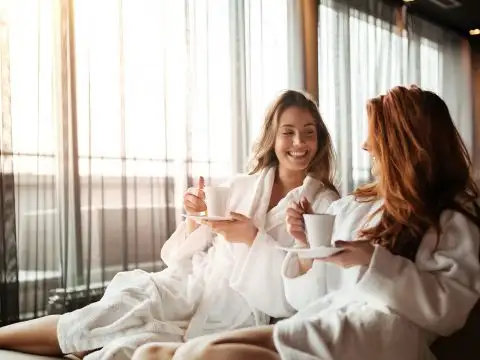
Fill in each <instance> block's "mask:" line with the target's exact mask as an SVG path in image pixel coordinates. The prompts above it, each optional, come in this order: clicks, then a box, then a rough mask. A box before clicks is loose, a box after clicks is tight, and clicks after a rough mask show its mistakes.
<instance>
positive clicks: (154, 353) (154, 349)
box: [132, 343, 182, 360]
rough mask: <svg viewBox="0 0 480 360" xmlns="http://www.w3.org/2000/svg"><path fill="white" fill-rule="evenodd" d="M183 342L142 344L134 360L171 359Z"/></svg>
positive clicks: (134, 355)
mask: <svg viewBox="0 0 480 360" xmlns="http://www.w3.org/2000/svg"><path fill="white" fill-rule="evenodd" d="M181 345H182V343H175V344H173V343H149V344H145V345H142V346H140V347H139V348H138V349H137V350H136V351H135V354H133V357H132V360H170V359H172V358H173V355H175V351H176V350H177V349H178V347H180V346H181Z"/></svg>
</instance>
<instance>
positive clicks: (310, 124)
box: [280, 123, 315, 128]
mask: <svg viewBox="0 0 480 360" xmlns="http://www.w3.org/2000/svg"><path fill="white" fill-rule="evenodd" d="M307 126H315V124H314V123H308V124H305V126H304V127H307ZM280 127H289V128H294V127H295V126H294V125H291V124H284V125H282V126H280Z"/></svg>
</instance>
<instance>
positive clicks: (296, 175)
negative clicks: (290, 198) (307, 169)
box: [275, 166, 306, 192]
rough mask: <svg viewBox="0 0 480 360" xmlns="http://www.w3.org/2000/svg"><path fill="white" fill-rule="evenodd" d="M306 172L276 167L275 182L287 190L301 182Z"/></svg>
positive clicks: (299, 184)
mask: <svg viewBox="0 0 480 360" xmlns="http://www.w3.org/2000/svg"><path fill="white" fill-rule="evenodd" d="M305 176H306V174H305V173H304V172H301V171H291V170H286V169H284V168H282V167H280V166H279V167H278V168H277V174H276V176H275V182H276V183H277V184H279V185H280V186H281V187H282V188H283V189H284V190H286V191H287V192H288V191H290V190H292V189H295V188H297V187H299V186H301V185H302V184H303V180H304V179H305Z"/></svg>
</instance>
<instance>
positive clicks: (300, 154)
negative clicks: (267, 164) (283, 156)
mask: <svg viewBox="0 0 480 360" xmlns="http://www.w3.org/2000/svg"><path fill="white" fill-rule="evenodd" d="M288 154H289V155H290V156H293V157H302V156H305V155H307V152H306V151H302V152H298V151H295V152H292V151H290V152H289V153H288Z"/></svg>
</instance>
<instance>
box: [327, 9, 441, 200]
mask: <svg viewBox="0 0 480 360" xmlns="http://www.w3.org/2000/svg"><path fill="white" fill-rule="evenodd" d="M323 2H325V3H327V2H328V3H329V4H331V3H330V2H329V1H326V0H323ZM318 31H319V89H320V99H319V104H320V110H321V112H322V114H323V116H324V118H325V121H326V123H327V126H328V128H329V131H330V132H331V135H332V138H333V139H334V144H335V147H336V150H337V152H338V153H339V157H340V160H341V164H340V170H341V177H342V190H343V192H344V193H348V192H350V191H351V190H353V188H355V187H356V186H358V185H359V184H362V183H364V182H366V181H368V180H369V179H370V176H371V175H370V158H369V155H368V154H367V153H366V152H364V151H362V150H361V146H362V144H363V142H364V141H365V139H366V136H367V126H368V124H367V119H366V109H365V105H366V102H367V100H368V99H370V98H372V97H375V96H378V95H379V94H381V93H384V92H385V91H387V90H388V89H389V88H391V87H393V86H396V85H402V84H404V85H410V84H412V83H415V84H418V85H420V86H422V87H423V88H425V89H431V90H434V91H438V90H439V89H440V81H441V77H440V71H441V69H442V68H441V59H442V58H441V53H440V52H439V49H438V44H436V43H434V42H433V41H430V40H428V39H426V38H422V37H418V39H417V38H415V37H413V36H412V37H410V36H409V34H408V33H406V32H403V33H402V34H399V33H398V30H397V29H396V28H395V27H393V26H392V25H390V24H389V23H387V22H386V21H384V20H381V19H378V18H375V17H373V16H370V15H367V14H365V13H362V12H360V11H358V10H357V9H354V8H348V7H347V6H338V7H332V6H327V5H320V7H319V29H318Z"/></svg>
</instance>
